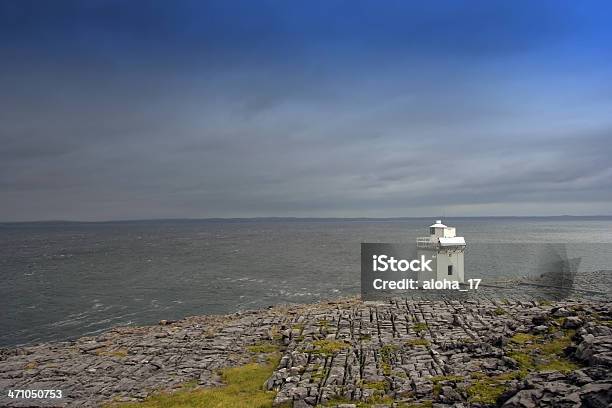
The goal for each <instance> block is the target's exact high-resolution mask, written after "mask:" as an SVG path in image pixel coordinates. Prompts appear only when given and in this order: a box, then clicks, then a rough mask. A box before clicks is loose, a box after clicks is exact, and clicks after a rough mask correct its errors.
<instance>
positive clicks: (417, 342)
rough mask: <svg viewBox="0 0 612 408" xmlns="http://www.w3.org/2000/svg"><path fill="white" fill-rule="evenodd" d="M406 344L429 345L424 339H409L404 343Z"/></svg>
mask: <svg viewBox="0 0 612 408" xmlns="http://www.w3.org/2000/svg"><path fill="white" fill-rule="evenodd" d="M405 344H406V345H407V346H425V347H427V346H429V340H425V339H410V340H407V341H406V343H405Z"/></svg>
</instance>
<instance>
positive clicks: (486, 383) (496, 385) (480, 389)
mask: <svg viewBox="0 0 612 408" xmlns="http://www.w3.org/2000/svg"><path fill="white" fill-rule="evenodd" d="M505 391H506V385H504V384H503V383H500V382H499V381H498V380H496V379H493V378H482V379H480V380H478V381H476V382H475V383H473V384H472V385H470V386H469V387H467V390H466V392H467V394H468V399H469V401H470V402H475V403H481V404H495V403H496V402H497V399H498V398H499V397H500V396H501V395H502V394H503V393H504V392H505Z"/></svg>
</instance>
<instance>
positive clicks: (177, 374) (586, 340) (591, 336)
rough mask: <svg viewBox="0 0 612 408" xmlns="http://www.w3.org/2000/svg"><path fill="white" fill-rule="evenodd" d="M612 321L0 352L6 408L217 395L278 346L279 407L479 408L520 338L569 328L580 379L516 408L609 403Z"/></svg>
mask: <svg viewBox="0 0 612 408" xmlns="http://www.w3.org/2000/svg"><path fill="white" fill-rule="evenodd" d="M611 308H612V302H610V301H594V300H590V301H582V300H564V301H559V302H556V303H552V304H551V303H548V302H546V303H544V304H539V303H537V302H534V301H525V300H512V299H508V300H504V301H503V302H500V301H497V300H493V299H485V298H482V299H481V298H476V299H433V300H416V299H415V300H405V299H393V300H388V301H384V302H361V301H359V300H357V299H341V300H338V301H333V302H323V303H318V304H312V305H297V306H277V307H273V308H270V309H266V310H261V311H253V312H246V313H238V314H233V315H228V316H202V317H190V318H186V319H183V320H180V321H177V322H168V321H162V322H160V324H159V325H157V326H150V327H122V328H116V329H114V330H112V331H109V332H106V333H104V334H101V335H99V336H96V337H90V338H82V339H79V340H77V341H74V342H66V343H49V344H41V345H36V346H29V347H22V348H12V349H2V350H0V388H1V389H2V390H3V395H2V396H0V406H8V407H18V406H22V407H25V406H61V407H64V406H70V407H91V406H100V405H102V404H104V403H106V402H111V401H133V400H141V399H144V398H146V397H147V396H148V395H150V394H151V393H153V392H155V391H160V390H164V391H172V390H175V389H178V388H180V387H181V386H182V384H184V383H186V382H189V381H192V382H193V381H195V382H197V384H198V385H199V386H201V387H207V386H215V385H219V384H220V379H219V377H218V371H219V369H221V368H224V367H229V366H237V365H242V364H245V363H247V362H249V361H252V360H253V359H254V358H258V357H259V358H260V357H262V356H260V355H258V353H257V352H253V351H249V347H248V346H250V345H256V344H261V343H262V342H271V341H272V342H276V343H277V344H279V346H280V347H281V348H282V350H283V353H282V357H281V359H280V363H279V366H278V367H277V369H276V370H275V372H274V373H273V375H272V376H271V377H270V378H269V379H268V381H267V382H266V387H267V388H268V389H271V390H275V391H277V396H276V399H275V405H281V404H287V403H288V404H289V405H291V404H292V405H293V406H300V407H308V406H316V405H322V404H327V405H331V406H351V404H354V403H357V402H359V401H367V400H371V399H372V398H373V397H376V398H378V399H379V400H381V401H385V398H387V399H393V400H394V401H403V402H406V403H408V404H413V403H421V402H424V401H433V403H434V404H438V406H461V404H463V405H464V406H470V404H471V406H478V404H472V403H470V402H469V398H468V395H466V391H465V389H466V387H467V386H468V385H469V383H470V381H471V380H470V379H471V378H474V377H475V375H476V374H479V375H485V376H496V375H501V374H504V373H507V372H509V371H511V370H514V369H516V364H517V362H516V361H514V360H513V359H511V358H509V357H508V356H506V355H505V352H504V347H505V345H506V344H507V342H508V339H509V338H510V337H512V336H513V335H514V334H516V333H519V332H524V333H534V334H538V333H542V332H544V331H547V332H549V333H552V332H554V331H556V330H561V329H562V326H563V324H564V322H567V321H569V322H570V323H568V324H569V325H570V326H571V327H572V330H575V331H576V336H575V339H574V343H573V344H572V347H570V348H569V349H568V353H570V355H569V358H572V359H575V361H576V362H578V363H580V364H582V366H583V367H582V368H580V369H579V370H575V371H574V372H569V373H560V372H558V371H556V372H554V371H553V372H543V373H532V374H529V375H528V376H527V377H526V378H524V379H522V380H520V381H519V380H511V381H509V389H510V390H511V393H510V394H509V395H507V396H505V397H504V399H505V403H506V406H508V407H513V406H529V405H525V404H527V402H526V401H532V403H533V404H534V405H532V406H580V404H587V403H588V404H599V403H601V402H602V401H608V400H609V399H610V395H611V394H610V392H611V391H610V386H611V384H612V374H611V373H612V367H611V366H609V365H608V364H609V363H610V362H612V340H611V339H612V328H611V327H610V321H611V320H612V315H611ZM559 311H561V312H559ZM559 313H560V314H563V315H565V316H563V317H557V315H559ZM568 318H571V319H569V320H564V321H561V320H560V319H568ZM542 326H546V328H545V329H544V328H543V327H542ZM463 379H465V380H463ZM8 389H13V390H15V389H61V390H62V392H63V395H64V397H63V398H62V399H61V400H51V399H46V400H39V399H29V400H25V399H10V398H7V395H6V392H5V391H4V390H8ZM609 402H612V401H609ZM521 404H522V405H521ZM555 404H556V405H555ZM381 406H390V405H384V402H383V403H382V404H381ZM480 406H486V404H481V405H480ZM593 406H597V405H593Z"/></svg>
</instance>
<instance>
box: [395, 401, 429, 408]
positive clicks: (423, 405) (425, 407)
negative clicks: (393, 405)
mask: <svg viewBox="0 0 612 408" xmlns="http://www.w3.org/2000/svg"><path fill="white" fill-rule="evenodd" d="M431 407H433V401H423V402H412V403H407V402H401V403H399V404H398V405H397V408H431Z"/></svg>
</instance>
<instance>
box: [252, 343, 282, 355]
mask: <svg viewBox="0 0 612 408" xmlns="http://www.w3.org/2000/svg"><path fill="white" fill-rule="evenodd" d="M247 350H249V351H250V352H251V353H273V352H275V351H278V346H277V345H276V344H273V343H269V342H263V343H258V344H255V345H252V346H248V347H247Z"/></svg>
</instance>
